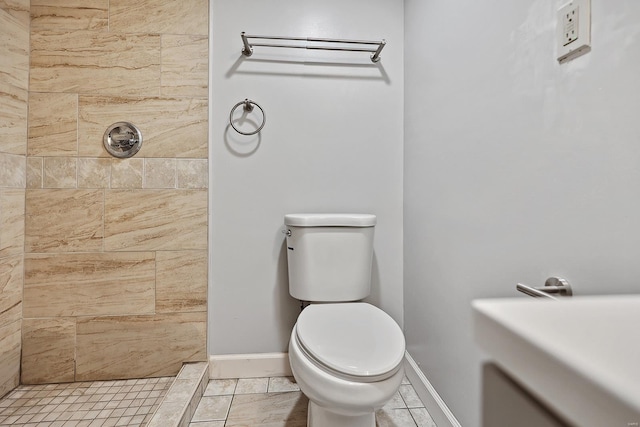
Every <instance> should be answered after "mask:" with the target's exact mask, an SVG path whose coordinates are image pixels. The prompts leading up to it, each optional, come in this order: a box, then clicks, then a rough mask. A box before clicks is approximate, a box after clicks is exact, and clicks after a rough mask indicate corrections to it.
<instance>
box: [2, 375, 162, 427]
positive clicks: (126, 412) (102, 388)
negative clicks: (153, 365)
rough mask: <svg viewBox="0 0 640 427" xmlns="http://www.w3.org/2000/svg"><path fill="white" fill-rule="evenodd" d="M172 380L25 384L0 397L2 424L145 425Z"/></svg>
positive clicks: (39, 426)
mask: <svg viewBox="0 0 640 427" xmlns="http://www.w3.org/2000/svg"><path fill="white" fill-rule="evenodd" d="M172 381H173V377H163V378H147V379H134V380H118V381H94V382H77V383H67V384H45V385H21V386H18V387H17V388H16V389H15V390H13V391H12V392H11V393H9V394H8V395H7V396H5V397H4V398H3V399H1V400H0V426H20V427H36V426H37V427H88V426H90V427H111V426H136V427H143V426H145V425H146V424H147V422H148V421H149V419H150V418H151V416H152V415H153V413H154V411H155V410H156V408H157V406H158V405H159V404H160V401H161V400H162V398H163V397H164V395H165V393H166V392H167V390H168V388H169V386H170V385H171V383H172Z"/></svg>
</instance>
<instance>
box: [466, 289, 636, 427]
mask: <svg viewBox="0 0 640 427" xmlns="http://www.w3.org/2000/svg"><path fill="white" fill-rule="evenodd" d="M472 306H473V316H474V327H475V338H476V342H477V343H478V344H479V345H480V347H481V348H482V349H483V350H485V351H486V352H487V353H488V354H490V355H491V356H492V358H493V360H494V361H495V362H496V363H497V364H498V365H499V366H500V367H501V368H503V369H504V370H505V371H506V372H507V373H509V374H510V375H511V376H512V377H513V378H514V379H515V380H516V381H518V382H519V383H520V384H521V385H522V386H523V387H525V388H526V389H528V390H529V391H530V392H531V393H532V394H533V395H535V396H536V397H537V398H538V399H540V400H541V401H542V402H544V403H545V404H546V405H547V406H549V407H550V408H551V409H552V410H553V411H554V412H556V414H557V415H559V416H561V417H562V418H564V419H565V420H566V421H568V422H569V423H570V424H573V425H576V426H580V427H590V426H594V427H609V426H611V427H616V426H620V427H627V426H638V425H640V295H617V296H594V297H573V298H570V299H569V298H568V299H566V300H561V301H553V300H541V299H538V298H535V299H534V298H518V299H486V300H476V301H473V303H472Z"/></svg>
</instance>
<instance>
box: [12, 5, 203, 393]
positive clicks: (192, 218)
mask: <svg viewBox="0 0 640 427" xmlns="http://www.w3.org/2000/svg"><path fill="white" fill-rule="evenodd" d="M2 1H3V0H0V4H2ZM134 3H135V4H134ZM30 6H31V64H30V69H29V71H30V79H29V84H30V86H29V90H30V99H29V115H28V118H29V125H28V131H29V133H28V143H27V144H26V154H27V158H26V183H23V187H24V186H26V188H27V189H26V198H25V199H24V200H26V201H25V205H26V206H25V208H26V217H25V221H24V222H25V229H24V248H25V260H24V272H25V273H24V302H23V304H24V308H23V309H24V320H23V322H24V323H23V334H22V340H23V351H22V381H23V382H24V383H26V384H32V383H51V382H62V381H86V380H106V379H120V378H139V377H150V376H166V375H174V374H176V373H177V372H178V370H179V368H180V366H181V363H182V362H185V361H196V360H206V350H205V342H206V310H207V303H206V299H207V249H208V248H207V239H206V236H207V192H208V190H207V183H208V179H207V175H208V160H207V154H208V137H207V132H208V130H207V128H208V122H207V110H208V105H207V102H208V101H207V97H208V65H207V64H208V19H207V17H208V1H207V0H185V1H180V2H176V1H172V0H140V1H137V2H131V1H127V0H91V1H87V2H82V4H81V3H79V2H77V1H72V0H31V5H30ZM3 28H4V26H3ZM117 121H130V122H133V123H134V124H136V125H137V126H138V127H139V128H140V130H141V131H142V134H143V138H144V142H143V146H142V149H141V150H140V152H139V153H138V154H137V155H136V156H135V157H134V158H131V159H124V160H123V159H116V158H113V157H110V156H109V155H108V153H107V152H106V151H105V150H104V148H103V146H102V136H103V133H104V131H105V129H106V128H107V127H108V126H109V125H110V124H112V123H114V122H117ZM23 151H25V150H24V149H23ZM12 159H13V157H11V159H10V160H12ZM16 161H17V160H16ZM23 162H24V160H23ZM21 191H23V192H24V190H21ZM0 253H1V252H0ZM0 277H3V276H2V275H1V273H0ZM0 283H2V282H0ZM18 338H19V334H18ZM3 348H4V347H3Z"/></svg>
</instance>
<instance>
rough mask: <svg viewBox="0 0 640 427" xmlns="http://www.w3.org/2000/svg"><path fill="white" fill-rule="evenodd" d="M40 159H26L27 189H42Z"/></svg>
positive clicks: (41, 160) (41, 164)
mask: <svg viewBox="0 0 640 427" xmlns="http://www.w3.org/2000/svg"><path fill="white" fill-rule="evenodd" d="M42 167H43V159H42V157H27V188H42V174H43V169H42Z"/></svg>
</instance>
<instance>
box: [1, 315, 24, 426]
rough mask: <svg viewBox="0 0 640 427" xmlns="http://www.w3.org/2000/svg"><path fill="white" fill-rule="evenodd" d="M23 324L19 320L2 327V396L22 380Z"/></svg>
mask: <svg viewBox="0 0 640 427" xmlns="http://www.w3.org/2000/svg"><path fill="white" fill-rule="evenodd" d="M21 324H22V322H21V321H20V320H18V321H16V322H13V323H10V324H9V325H7V326H4V327H1V328H0V396H4V395H5V394H6V393H7V392H9V391H10V390H13V389H14V388H15V387H16V386H17V385H18V384H19V382H20V347H21V334H20V330H21ZM1 418H2V417H0V419H1Z"/></svg>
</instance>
